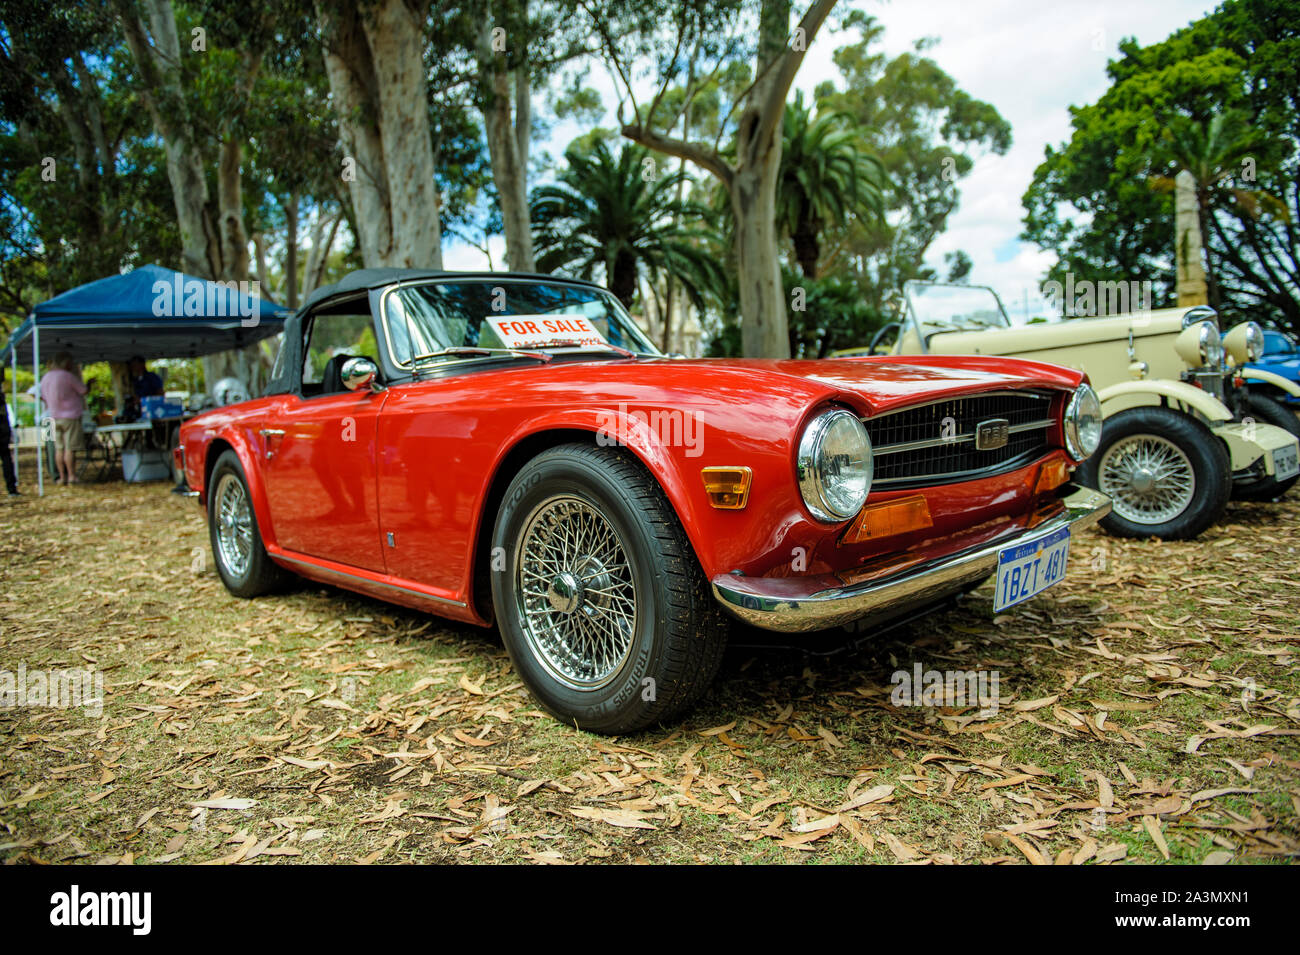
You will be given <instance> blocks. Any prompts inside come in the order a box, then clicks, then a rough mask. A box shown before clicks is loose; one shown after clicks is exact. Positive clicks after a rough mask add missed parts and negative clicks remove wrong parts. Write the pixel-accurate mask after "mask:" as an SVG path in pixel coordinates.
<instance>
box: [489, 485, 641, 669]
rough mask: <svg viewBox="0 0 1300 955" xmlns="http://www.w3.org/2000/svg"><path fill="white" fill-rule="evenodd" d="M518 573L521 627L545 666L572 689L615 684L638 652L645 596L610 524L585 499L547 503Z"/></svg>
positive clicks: (521, 550) (519, 551)
mask: <svg viewBox="0 0 1300 955" xmlns="http://www.w3.org/2000/svg"><path fill="white" fill-rule="evenodd" d="M514 575H515V593H516V595H517V603H518V608H517V609H518V612H519V622H520V626H521V629H522V630H523V636H524V639H525V641H526V642H527V644H528V648H529V650H530V651H531V652H532V655H533V657H534V658H535V659H536V660H537V662H538V663H540V664H541V665H542V666H543V667H545V668H546V670H547V671H548V672H549V673H550V675H551V676H552V677H553V678H554V679H555V680H557V681H559V682H560V683H562V684H564V685H565V686H567V687H570V688H571V689H575V690H597V689H600V688H601V687H604V686H606V685H608V684H609V683H611V682H612V681H613V680H614V679H615V677H617V676H618V673H619V671H620V670H622V668H623V666H624V664H625V663H626V662H627V659H628V656H629V653H630V651H631V648H632V642H633V639H634V637H635V634H636V628H637V593H636V586H635V584H634V583H633V577H632V567H631V565H630V564H629V562H628V558H627V552H626V549H625V548H624V545H623V541H622V539H621V538H620V537H619V534H618V532H617V531H616V530H615V529H614V526H613V525H612V524H611V523H610V522H609V520H608V519H607V518H606V517H605V516H604V515H603V514H601V512H600V511H598V510H597V509H596V508H595V507H594V506H592V505H591V504H590V503H588V502H587V501H585V500H583V499H582V498H578V497H573V496H569V495H558V496H554V497H550V498H547V499H546V500H544V501H542V503H541V504H539V505H538V506H537V507H536V508H534V509H533V511H532V513H531V514H529V516H528V518H527V520H526V521H525V522H524V525H523V534H522V536H521V538H520V541H519V546H518V547H517V548H516V549H515V566H514Z"/></svg>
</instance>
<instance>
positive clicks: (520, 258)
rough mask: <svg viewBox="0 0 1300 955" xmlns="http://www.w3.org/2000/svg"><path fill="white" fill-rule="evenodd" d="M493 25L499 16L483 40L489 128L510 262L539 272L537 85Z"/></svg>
mask: <svg viewBox="0 0 1300 955" xmlns="http://www.w3.org/2000/svg"><path fill="white" fill-rule="evenodd" d="M493 27H494V20H493V19H491V18H486V19H485V20H484V23H483V30H482V32H481V33H480V36H479V43H478V60H479V74H480V75H479V85H480V92H479V95H480V97H481V98H482V110H483V129H484V133H485V134H486V139H487V145H488V157H489V159H490V161H491V164H492V182H493V183H494V184H495V185H496V189H497V197H498V201H499V203H500V206H501V222H502V225H503V227H504V229H505V238H506V265H507V267H508V268H509V269H510V270H511V271H513V272H533V271H536V269H537V265H536V261H535V258H534V254H533V227H532V220H531V217H530V216H529V212H528V140H529V132H530V130H529V126H530V124H531V121H532V110H531V104H530V92H531V89H530V85H529V82H528V73H527V70H526V68H524V67H519V68H517V69H516V70H514V71H513V72H512V71H509V70H507V69H506V55H507V54H506V52H505V51H494V50H493V49H492V30H493ZM512 102H513V109H512Z"/></svg>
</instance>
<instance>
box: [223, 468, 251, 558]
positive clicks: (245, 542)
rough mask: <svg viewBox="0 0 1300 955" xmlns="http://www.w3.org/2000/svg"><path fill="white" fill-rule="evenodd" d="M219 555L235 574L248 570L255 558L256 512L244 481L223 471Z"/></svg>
mask: <svg viewBox="0 0 1300 955" xmlns="http://www.w3.org/2000/svg"><path fill="white" fill-rule="evenodd" d="M216 519H217V556H218V557H220V559H221V566H223V567H224V568H225V569H226V572H227V573H229V574H230V575H231V576H234V577H243V576H244V575H245V574H246V573H248V565H249V563H250V561H251V560H252V558H253V511H252V507H251V505H250V502H249V500H248V491H247V490H245V488H244V482H243V481H241V480H240V479H239V478H238V477H237V476H236V475H234V474H223V475H222V476H221V481H220V482H219V483H218V484H217V507H216Z"/></svg>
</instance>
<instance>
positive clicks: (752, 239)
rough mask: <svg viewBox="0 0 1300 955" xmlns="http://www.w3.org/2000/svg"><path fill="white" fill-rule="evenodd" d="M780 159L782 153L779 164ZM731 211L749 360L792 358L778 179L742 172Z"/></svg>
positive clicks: (742, 327) (733, 191) (733, 189)
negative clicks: (779, 230)
mask: <svg viewBox="0 0 1300 955" xmlns="http://www.w3.org/2000/svg"><path fill="white" fill-rule="evenodd" d="M780 159H781V157H780V152H779V150H778V151H777V153H776V162H777V163H778V164H779V163H780ZM765 180H766V181H765ZM731 209H732V212H733V213H734V214H735V217H736V239H735V242H736V244H735V251H736V269H737V271H738V273H739V276H738V277H739V280H740V281H739V285H740V318H741V320H740V336H741V347H742V348H743V350H744V353H745V354H746V355H754V356H760V357H764V358H789V357H790V337H789V332H788V322H787V314H786V303H785V289H784V288H783V287H782V284H781V264H780V261H779V259H778V258H777V233H776V190H775V176H771V177H765V176H763V175H762V171H761V170H760V169H746V170H744V171H743V172H738V173H737V174H736V178H735V180H734V181H733V182H732V186H731Z"/></svg>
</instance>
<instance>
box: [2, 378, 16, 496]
mask: <svg viewBox="0 0 1300 955" xmlns="http://www.w3.org/2000/svg"><path fill="white" fill-rule="evenodd" d="M4 384H5V368H4V365H0V456H3V458H4V461H3V465H4V474H5V488H6V489H7V490H8V491H9V496H10V497H17V496H18V475H17V473H16V472H15V471H14V452H13V449H12V448H10V447H9V445H10V444H11V443H12V442H13V436H12V432H10V430H9V405H7V404H6V403H5V400H4Z"/></svg>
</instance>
